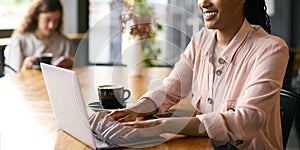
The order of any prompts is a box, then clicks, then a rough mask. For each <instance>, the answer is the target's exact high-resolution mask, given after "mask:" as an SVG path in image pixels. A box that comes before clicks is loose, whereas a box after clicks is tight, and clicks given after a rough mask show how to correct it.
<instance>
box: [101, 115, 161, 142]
mask: <svg viewBox="0 0 300 150" xmlns="http://www.w3.org/2000/svg"><path fill="white" fill-rule="evenodd" d="M164 122H165V120H164V119H152V120H146V121H137V122H125V123H114V124H112V125H111V126H109V127H108V128H106V129H105V130H104V131H102V132H101V133H102V134H101V136H102V137H103V138H104V139H108V140H117V139H119V138H123V139H125V140H130V139H133V138H146V137H156V136H159V135H160V134H161V133H163V132H164V128H165V127H163V126H164Z"/></svg>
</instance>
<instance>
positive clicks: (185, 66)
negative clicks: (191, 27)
mask: <svg viewBox="0 0 300 150" xmlns="http://www.w3.org/2000/svg"><path fill="white" fill-rule="evenodd" d="M193 47H194V44H193V42H191V43H189V45H188V46H187V48H186V50H185V52H184V53H183V54H181V57H180V60H179V61H178V62H177V63H176V64H175V67H174V68H173V70H172V71H171V73H170V74H169V76H168V77H167V78H165V79H164V80H163V84H162V85H161V86H159V87H158V88H155V89H154V90H150V91H148V92H147V93H145V94H144V95H143V96H142V98H144V97H146V98H149V99H151V100H153V101H154V102H155V104H156V106H157V107H158V112H165V111H166V110H168V109H169V108H170V107H172V106H173V105H175V104H177V103H178V102H179V101H180V99H181V98H185V97H187V95H188V94H189V91H190V89H191V85H192V76H193V71H192V68H193V63H192V60H191V59H190V58H192V56H191V55H192V53H193V52H192V51H193Z"/></svg>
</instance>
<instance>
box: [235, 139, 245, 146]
mask: <svg viewBox="0 0 300 150" xmlns="http://www.w3.org/2000/svg"><path fill="white" fill-rule="evenodd" d="M243 143H244V141H242V140H236V142H235V144H236V146H238V145H241V144H243Z"/></svg>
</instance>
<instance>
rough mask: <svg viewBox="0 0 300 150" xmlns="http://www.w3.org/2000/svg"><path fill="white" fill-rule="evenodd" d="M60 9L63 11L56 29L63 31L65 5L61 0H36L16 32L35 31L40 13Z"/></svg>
mask: <svg viewBox="0 0 300 150" xmlns="http://www.w3.org/2000/svg"><path fill="white" fill-rule="evenodd" d="M57 10H59V11H60V12H61V15H60V19H59V22H58V26H57V29H56V31H58V32H59V33H62V32H63V26H62V24H63V19H62V18H63V7H62V4H61V3H60V1H59V0H34V1H33V2H32V3H31V5H30V7H29V10H28V12H27V14H26V16H25V18H24V20H23V22H22V24H21V26H20V27H19V28H18V29H16V30H15V31H14V34H15V33H24V32H34V31H35V30H36V28H37V24H38V21H37V16H38V15H39V14H40V13H46V12H54V11H57Z"/></svg>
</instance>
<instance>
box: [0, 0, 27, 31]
mask: <svg viewBox="0 0 300 150" xmlns="http://www.w3.org/2000/svg"><path fill="white" fill-rule="evenodd" d="M30 2H31V0H0V18H1V23H0V30H9V29H10V30H11V29H15V28H16V27H18V26H19V24H20V23H21V21H22V19H23V17H24V15H25V14H26V12H27V8H28V6H29V4H30Z"/></svg>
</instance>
